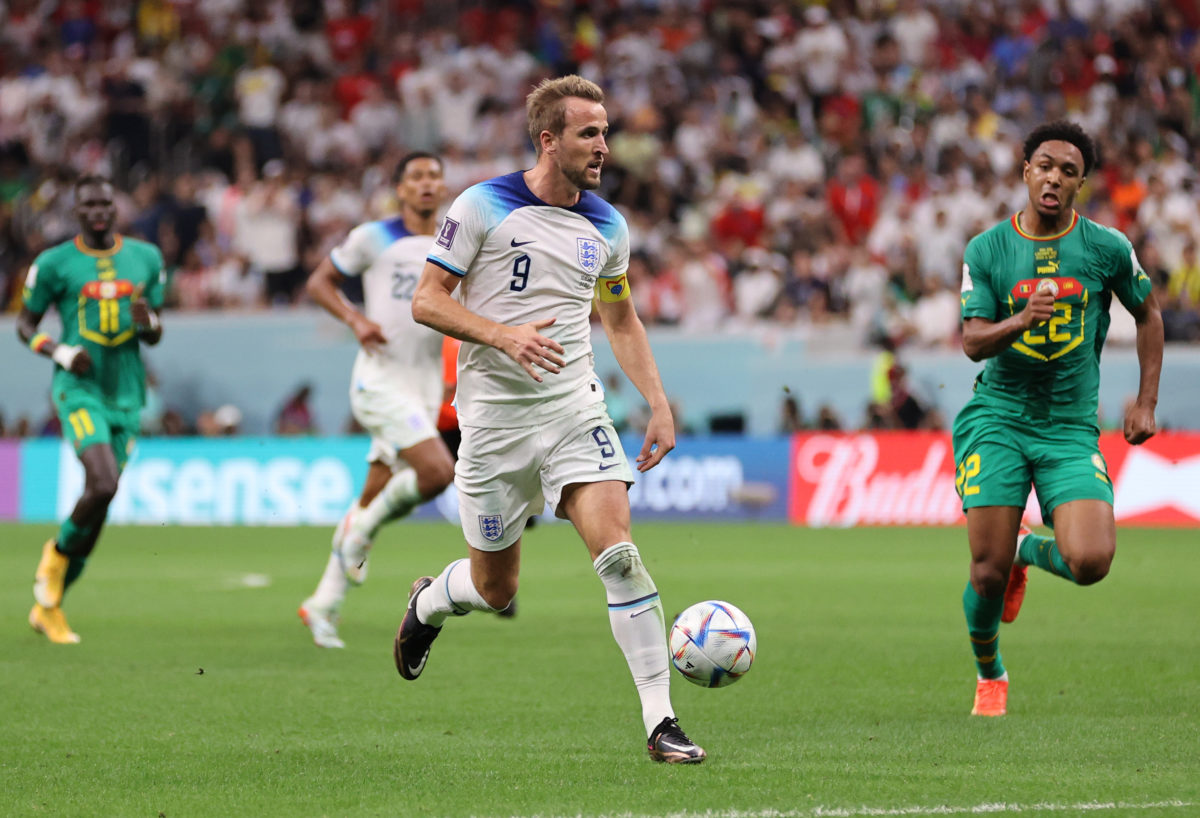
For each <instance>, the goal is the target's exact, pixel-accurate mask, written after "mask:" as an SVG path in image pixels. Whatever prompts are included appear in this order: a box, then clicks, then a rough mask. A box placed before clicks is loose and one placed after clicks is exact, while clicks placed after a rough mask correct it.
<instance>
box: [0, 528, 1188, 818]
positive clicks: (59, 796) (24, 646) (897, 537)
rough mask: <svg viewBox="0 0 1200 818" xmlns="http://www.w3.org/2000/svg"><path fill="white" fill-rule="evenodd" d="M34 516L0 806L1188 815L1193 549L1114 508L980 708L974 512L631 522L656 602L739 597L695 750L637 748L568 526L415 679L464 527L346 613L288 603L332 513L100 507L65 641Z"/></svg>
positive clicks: (13, 614)
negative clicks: (407, 648) (1111, 537)
mask: <svg viewBox="0 0 1200 818" xmlns="http://www.w3.org/2000/svg"><path fill="white" fill-rule="evenodd" d="M53 531H54V528H53V527H51V526H16V525H0V602H2V603H3V604H2V608H0V609H2V611H3V616H2V617H0V641H2V644H3V651H2V652H0V697H2V699H0V700H2V701H3V705H2V716H0V747H2V748H3V749H2V752H0V793H2V795H0V814H2V815H54V816H74V815H78V816H149V817H150V818H154V816H160V815H161V816H167V817H168V818H180V817H182V816H234V815H256V816H322V815H331V816H333V815H347V816H360V815H380V816H448V817H454V818H457V817H458V816H479V817H480V818H483V817H484V816H487V817H488V818H499V817H500V816H540V817H541V818H548V816H663V815H675V816H704V815H707V816H713V817H714V818H715V816H733V817H734V818H781V817H784V818H785V817H786V816H796V817H797V818H798V817H799V816H818V815H846V816H850V815H925V814H970V812H971V811H972V810H975V812H984V811H986V812H1000V811H1004V812H1008V813H1028V814H1034V813H1037V814H1041V813H1043V812H1047V813H1051V814H1053V815H1056V816H1060V815H1075V814H1090V815H1096V814H1100V815H1105V816H1109V815H1111V816H1118V815H1120V816H1124V815H1138V816H1153V815H1163V816H1170V818H1182V816H1192V815H1200V604H1198V603H1197V590H1196V589H1197V588H1200V550H1198V548H1200V544H1198V542H1197V535H1196V533H1195V532H1194V531H1162V530H1123V531H1121V532H1120V536H1119V546H1118V554H1117V560H1116V562H1115V564H1114V566H1113V572H1112V574H1111V576H1110V577H1109V578H1108V579H1107V580H1105V581H1104V582H1103V583H1101V584H1099V585H1097V586H1094V587H1091V588H1077V587H1074V586H1072V585H1070V584H1068V583H1066V582H1064V581H1062V580H1058V579H1056V578H1053V577H1051V576H1050V575H1048V574H1042V573H1036V574H1034V575H1032V576H1031V580H1030V590H1029V596H1028V597H1027V599H1026V604H1025V609H1024V611H1023V612H1022V615H1021V618H1020V620H1019V621H1018V622H1016V623H1014V624H1013V625H1006V626H1004V628H1003V629H1002V631H1001V640H1002V646H1003V652H1004V656H1005V660H1006V664H1007V665H1008V667H1009V671H1010V673H1011V675H1012V689H1011V692H1010V696H1009V715H1008V716H1007V717H1006V718H1003V719H972V718H970V717H969V716H968V711H969V709H970V706H971V698H972V694H973V689H974V668H973V664H972V662H971V655H970V650H969V647H968V645H967V640H966V634H965V628H964V624H963V616H962V610H961V605H960V597H961V593H962V588H963V584H964V582H965V579H966V570H967V553H966V546H965V543H964V536H965V535H964V532H963V531H962V530H961V529H857V530H821V531H810V530H805V529H798V528H791V527H787V526H775V525H711V524H703V525H700V524H697V525H677V526H670V525H650V524H642V525H638V526H637V527H636V532H635V533H636V535H637V541H638V543H639V545H640V548H641V550H642V554H643V557H644V559H645V561H646V563H647V565H648V567H649V569H650V571H651V573H652V574H653V576H654V577H655V579H656V581H657V583H658V586H659V590H660V592H661V593H662V596H663V599H664V604H665V607H666V610H667V614H668V616H671V615H673V614H674V613H676V612H678V611H679V610H681V609H682V608H684V607H685V606H686V605H688V604H690V603H692V602H696V601H699V600H702V599H709V598H720V599H726V600H728V601H730V602H733V603H734V604H736V605H738V606H739V607H741V608H742V609H743V610H745V611H746V613H747V614H748V615H749V616H750V618H751V619H752V620H753V621H754V623H755V625H756V627H757V630H758V637H759V643H758V644H759V654H758V657H757V660H756V662H755V666H754V668H753V670H752V671H751V672H750V673H749V675H748V676H747V677H746V678H745V679H743V680H741V681H740V682H738V683H737V684H736V685H734V686H732V687H729V688H725V689H721V690H705V689H701V688H698V687H694V686H692V685H690V684H688V683H687V682H685V681H684V680H683V678H682V677H680V676H678V675H675V676H674V681H673V685H672V694H673V699H674V704H675V707H676V710H677V712H678V714H679V716H680V718H681V722H682V724H683V726H684V727H685V729H686V730H687V731H688V732H689V733H690V734H691V735H692V737H693V738H695V739H696V740H697V741H698V742H699V743H700V744H702V745H703V746H705V747H706V748H707V750H708V752H709V759H708V761H707V762H706V763H705V764H703V765H699V766H696V767H668V766H665V765H658V764H654V763H652V762H651V761H650V760H649V759H648V758H647V756H646V753H645V749H644V737H643V735H642V726H641V720H640V718H639V709H638V705H637V697H636V693H635V691H634V688H633V685H632V682H631V681H630V678H629V674H628V671H627V669H626V667H625V663H624V661H623V659H622V658H621V655H620V653H619V651H618V649H617V647H616V645H615V643H614V642H613V640H612V636H611V634H610V632H609V627H608V618H607V616H606V613H605V604H604V595H603V590H602V587H601V585H600V583H599V581H598V580H597V579H596V577H595V575H594V574H593V572H592V570H591V566H590V564H589V561H588V559H587V557H586V554H585V552H584V550H583V547H582V545H581V544H580V543H579V542H578V539H577V538H576V537H575V535H574V532H573V531H571V530H570V529H569V528H567V527H566V526H564V525H542V526H539V527H538V528H536V529H535V530H533V531H531V532H529V534H528V535H527V537H526V540H525V543H524V546H523V550H524V553H523V562H524V566H523V571H522V586H521V592H520V606H521V607H520V613H519V615H518V617H517V618H516V619H515V620H512V621H505V620H501V619H498V618H495V617H490V616H484V615H479V614H475V615H472V616H470V617H467V618H466V619H464V620H456V621H451V622H450V623H449V624H448V625H447V627H446V630H445V632H444V633H443V634H442V637H441V638H440V639H439V640H438V642H437V643H436V644H435V646H434V650H433V653H432V655H431V658H430V663H429V666H428V669H427V670H426V672H425V673H424V675H423V676H422V677H421V679H420V680H419V681H417V682H405V681H403V680H402V679H400V677H399V676H398V675H397V673H396V671H395V668H394V667H393V665H392V658H391V645H392V637H393V634H394V632H395V628H396V626H397V624H398V622H399V618H400V615H401V611H402V608H403V605H404V601H405V597H406V595H407V592H408V587H409V584H410V583H411V581H412V579H413V578H414V577H416V576H418V575H420V574H423V573H437V571H438V570H440V568H441V567H442V566H443V565H445V564H446V563H447V562H448V561H449V560H451V559H453V558H456V557H458V556H461V555H462V554H463V553H464V552H465V546H463V545H462V544H461V540H460V535H459V532H458V531H457V530H456V529H455V528H454V527H452V526H449V525H435V524H400V525H395V526H391V527H389V528H387V529H385V530H384V531H383V532H382V533H381V536H380V539H379V542H378V544H377V547H376V550H375V554H374V555H373V557H372V562H371V573H370V577H369V579H368V581H367V584H366V585H365V586H364V587H362V588H361V589H357V590H354V591H352V593H351V595H350V598H349V600H348V603H347V606H346V609H345V612H344V618H343V623H342V628H341V632H342V636H343V637H344V638H345V640H346V643H347V648H346V649H345V650H343V651H323V650H319V649H317V648H315V647H314V646H313V644H312V642H311V641H310V639H309V638H308V636H309V634H308V632H307V631H306V630H305V629H304V627H303V626H302V625H301V624H300V621H299V620H298V618H297V617H296V608H297V606H298V604H299V602H300V601H301V600H302V599H303V598H304V597H305V596H307V595H308V594H309V593H310V592H311V590H312V588H313V586H314V585H315V583H316V579H317V577H318V575H319V573H320V571H321V569H322V567H323V565H324V561H325V558H326V555H327V554H328V542H329V533H330V532H329V531H326V530H323V529H281V528H232V529H227V528H174V527H172V528H119V527H114V528H111V529H109V530H108V531H107V532H106V533H105V535H104V537H103V539H102V541H101V543H100V547H99V548H98V550H97V552H96V554H95V555H94V557H93V559H92V562H91V565H90V566H89V569H88V572H87V574H86V575H85V576H84V578H83V580H82V581H81V582H80V584H79V585H78V586H76V588H75V589H73V590H72V592H71V593H70V594H69V595H68V598H67V605H66V610H67V613H68V614H69V616H70V621H71V624H72V626H73V627H74V628H75V630H77V631H78V632H79V633H80V634H81V635H82V636H83V643H82V644H80V645H78V646H57V645H51V644H49V643H48V642H47V641H46V640H45V639H44V638H42V637H40V636H38V635H36V634H34V633H33V632H32V631H31V630H30V629H29V627H28V626H27V624H26V615H27V613H28V610H29V606H30V604H31V601H32V599H31V594H30V587H31V582H32V577H33V570H34V567H35V564H36V562H37V558H38V554H39V549H40V545H41V543H42V542H43V541H44V539H45V538H46V537H47V536H49V535H50V534H52V533H53Z"/></svg>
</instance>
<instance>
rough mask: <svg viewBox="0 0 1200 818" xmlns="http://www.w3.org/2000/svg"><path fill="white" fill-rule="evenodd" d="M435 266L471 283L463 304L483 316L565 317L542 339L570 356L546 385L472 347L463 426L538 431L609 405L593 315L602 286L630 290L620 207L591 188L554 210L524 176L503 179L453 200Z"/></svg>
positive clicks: (466, 356) (462, 385) (468, 346)
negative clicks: (597, 363) (598, 370)
mask: <svg viewBox="0 0 1200 818" xmlns="http://www.w3.org/2000/svg"><path fill="white" fill-rule="evenodd" d="M429 261H430V262H432V263H433V264H436V265H437V266H439V267H441V268H442V269H444V270H446V271H448V272H450V273H452V274H454V275H456V276H459V277H461V278H462V282H461V284H460V285H459V293H458V295H459V298H460V299H461V301H462V303H463V305H464V306H465V307H466V308H467V309H468V310H470V311H471V312H473V313H475V314H476V315H480V316H482V317H484V318H488V319H490V320H492V321H496V322H497V323H500V324H505V325H507V326H516V325H520V324H525V323H529V322H530V321H535V320H538V319H543V318H556V319H557V321H556V322H555V323H554V325H553V326H550V327H547V328H545V329H543V330H541V333H542V334H543V335H545V336H547V337H549V338H553V339H554V340H556V341H558V342H559V343H560V344H562V346H563V350H564V353H563V356H562V357H563V360H564V361H565V362H566V364H565V366H563V367H562V371H561V372H559V373H558V374H554V373H551V372H545V371H542V372H541V373H540V374H541V375H542V376H543V382H542V383H537V382H536V381H534V380H533V379H532V378H530V377H529V375H528V374H526V372H525V370H523V369H522V368H521V367H520V365H518V364H517V363H516V362H515V361H513V360H512V359H511V358H509V357H508V356H507V355H505V354H504V353H503V352H501V351H500V350H498V349H495V348H493V347H489V346H487V345H485V344H474V343H470V342H464V343H463V345H462V349H461V350H460V351H459V355H458V394H457V397H456V404H455V405H456V406H457V408H458V417H459V423H461V424H462V425H465V426H481V427H491V428H513V427H518V426H534V425H537V424H538V423H540V422H542V421H544V420H548V419H550V418H554V417H558V416H560V415H564V414H567V413H569V412H573V411H577V410H579V409H582V408H584V407H586V406H588V405H590V404H593V403H597V402H599V401H600V400H602V398H603V393H602V392H601V391H600V387H599V385H598V382H597V380H596V375H595V370H594V366H593V360H592V341H591V323H590V316H591V311H592V296H593V294H594V292H595V290H596V288H597V287H598V286H599V287H607V288H608V290H609V291H610V292H612V293H619V292H620V290H621V288H626V287H627V286H628V285H627V283H626V280H625V271H626V268H627V267H628V266H629V227H628V225H627V224H626V223H625V218H624V217H623V216H622V215H621V214H620V213H618V212H617V210H616V208H614V207H613V206H612V205H610V204H609V203H608V202H606V201H604V200H603V199H601V198H600V197H598V196H596V195H595V194H593V193H590V192H588V191H583V192H582V193H581V194H580V197H579V201H578V202H577V203H576V204H575V205H574V206H572V207H555V206H553V205H548V204H546V203H545V202H543V201H542V200H541V199H539V198H537V197H536V196H535V195H534V194H533V192H532V191H530V190H529V187H528V185H526V184H525V178H524V175H523V173H522V172H521V171H518V172H516V173H510V174H508V175H506V176H498V177H496V178H495V179H490V180H488V181H486V182H481V183H480V184H477V185H474V186H473V187H470V188H467V190H465V191H463V193H462V194H461V195H460V196H459V197H458V198H457V199H456V200H455V201H454V203H453V204H452V205H451V206H450V210H449V211H448V212H447V214H446V218H445V220H444V221H443V222H442V227H441V230H440V231H439V232H438V236H437V239H436V240H435V241H434V242H433V247H432V249H431V250H430V252H429Z"/></svg>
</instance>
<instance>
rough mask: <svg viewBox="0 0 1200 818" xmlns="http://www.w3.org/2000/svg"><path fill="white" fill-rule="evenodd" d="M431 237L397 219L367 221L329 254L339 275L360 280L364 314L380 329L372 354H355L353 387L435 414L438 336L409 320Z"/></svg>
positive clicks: (439, 361)
mask: <svg viewBox="0 0 1200 818" xmlns="http://www.w3.org/2000/svg"><path fill="white" fill-rule="evenodd" d="M430 241H431V238H430V236H427V235H413V234H412V233H409V232H408V229H407V228H406V227H405V226H404V220H403V219H402V218H400V217H396V218H394V219H385V220H383V221H375V222H367V223H365V224H361V225H359V226H358V227H356V228H354V229H353V230H351V231H350V234H349V235H348V236H346V238H345V240H344V241H342V243H341V244H339V245H338V246H337V247H334V248H333V250H331V251H330V253H329V260H330V261H331V262H333V266H334V267H336V268H337V269H338V271H339V272H340V273H342V275H346V276H360V275H361V276H362V284H363V300H364V302H365V304H364V307H365V309H364V312H365V314H366V316H367V318H370V319H371V320H372V321H374V322H375V323H376V324H378V325H379V326H380V328H382V329H383V335H384V337H385V338H387V344H386V345H385V346H384V347H383V348H382V349H380V350H379V351H378V352H374V353H369V352H367V351H366V350H365V349H360V350H359V351H358V357H357V358H356V359H355V361H354V375H353V379H354V384H353V387H352V388H353V389H355V390H358V391H363V390H382V391H393V392H403V393H407V394H409V395H411V396H413V397H414V398H416V399H418V400H420V402H421V403H422V404H423V405H424V406H425V407H426V408H427V409H432V411H436V410H437V407H438V406H440V405H441V402H442V335H441V333H439V332H437V331H436V330H432V329H430V328H429V327H426V326H424V325H423V324H418V323H417V322H416V321H414V320H413V317H412V297H413V291H414V290H416V288H417V280H418V279H419V278H420V277H421V271H422V270H423V269H424V267H425V254H426V253H427V252H428V251H429V244H430Z"/></svg>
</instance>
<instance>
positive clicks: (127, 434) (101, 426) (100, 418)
mask: <svg viewBox="0 0 1200 818" xmlns="http://www.w3.org/2000/svg"><path fill="white" fill-rule="evenodd" d="M54 405H55V408H56V409H57V410H58V419H59V421H60V422H61V423H62V433H63V438H65V439H66V440H67V441H68V442H69V443H70V444H71V445H72V446H74V447H75V454H77V455H79V454H83V450H84V449H86V448H88V447H89V446H94V445H95V444H97V443H106V444H108V445H109V446H111V447H112V450H113V454H114V455H115V456H116V458H117V468H118V469H124V468H125V463H126V462H127V461H128V460H129V456H130V454H132V453H133V446H134V443H135V442H136V441H137V432H138V428H139V423H140V421H139V417H138V415H139V413H138V412H137V411H135V410H130V409H112V408H110V407H107V406H105V405H104V403H103V402H102V401H100V400H98V399H97V398H95V397H94V396H92V395H88V394H85V393H78V392H77V393H74V394H67V395H65V396H64V397H63V398H62V400H56V401H55V402H54Z"/></svg>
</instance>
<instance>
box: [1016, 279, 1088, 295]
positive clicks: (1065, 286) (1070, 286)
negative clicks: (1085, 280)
mask: <svg viewBox="0 0 1200 818" xmlns="http://www.w3.org/2000/svg"><path fill="white" fill-rule="evenodd" d="M1043 281H1053V282H1054V283H1055V284H1056V285H1057V286H1058V293H1057V294H1056V295H1055V298H1070V297H1071V296H1073V295H1083V284H1082V283H1081V282H1080V281H1079V279H1077V278H1072V277H1071V276H1065V277H1062V278H1059V277H1057V276H1043V277H1042V278H1024V279H1021V280H1020V281H1018V282H1017V283H1016V285H1014V286H1013V288H1012V294H1013V298H1029V296H1031V295H1033V294H1034V293H1035V292H1037V288H1038V285H1039V284H1041V283H1042V282H1043Z"/></svg>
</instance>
